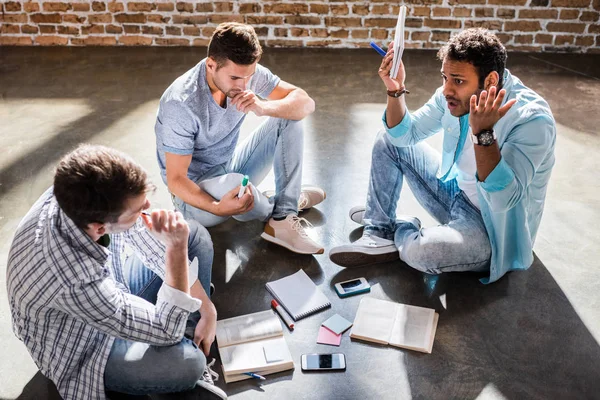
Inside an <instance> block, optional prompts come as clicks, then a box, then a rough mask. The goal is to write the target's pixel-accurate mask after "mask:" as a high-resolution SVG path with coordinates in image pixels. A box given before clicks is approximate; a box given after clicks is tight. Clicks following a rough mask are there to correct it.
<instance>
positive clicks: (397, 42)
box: [390, 6, 406, 79]
mask: <svg viewBox="0 0 600 400" xmlns="http://www.w3.org/2000/svg"><path fill="white" fill-rule="evenodd" d="M405 19H406V6H400V11H399V12H398V21H397V22H396V31H395V32H394V58H393V60H392V69H391V70H390V78H392V79H396V77H397V75H398V71H399V70H400V61H401V60H402V53H404V20H405Z"/></svg>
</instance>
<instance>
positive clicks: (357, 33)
mask: <svg viewBox="0 0 600 400" xmlns="http://www.w3.org/2000/svg"><path fill="white" fill-rule="evenodd" d="M350 35H351V36H352V39H367V38H368V37H369V31H368V30H367V29H352V31H350Z"/></svg>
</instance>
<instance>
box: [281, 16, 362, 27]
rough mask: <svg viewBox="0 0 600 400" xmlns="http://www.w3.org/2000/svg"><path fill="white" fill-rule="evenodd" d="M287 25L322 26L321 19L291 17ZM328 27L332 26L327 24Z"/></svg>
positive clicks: (288, 18)
mask: <svg viewBox="0 0 600 400" xmlns="http://www.w3.org/2000/svg"><path fill="white" fill-rule="evenodd" d="M328 19H336V20H341V19H345V20H351V19H357V20H359V21H360V19H359V18H328ZM285 23H286V24H290V25H320V24H321V18H319V17H303V16H289V17H285ZM327 25H330V24H327ZM337 26H348V25H337ZM355 26H356V25H355ZM358 26H360V25H358Z"/></svg>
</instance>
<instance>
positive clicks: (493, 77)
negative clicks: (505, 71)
mask: <svg viewBox="0 0 600 400" xmlns="http://www.w3.org/2000/svg"><path fill="white" fill-rule="evenodd" d="M499 81H500V75H498V73H497V72H496V71H492V72H490V73H489V74H488V76H487V77H486V78H485V82H484V84H483V87H484V88H485V90H487V91H489V90H490V88H491V87H492V86H496V89H498V82H499Z"/></svg>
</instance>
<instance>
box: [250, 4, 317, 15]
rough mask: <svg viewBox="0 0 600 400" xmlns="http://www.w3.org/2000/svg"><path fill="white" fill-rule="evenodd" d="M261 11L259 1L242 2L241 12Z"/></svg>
mask: <svg viewBox="0 0 600 400" xmlns="http://www.w3.org/2000/svg"><path fill="white" fill-rule="evenodd" d="M260 11H261V8H260V4H258V3H243V4H240V13H241V14H251V13H259V12H260ZM311 12H312V11H311Z"/></svg>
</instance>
